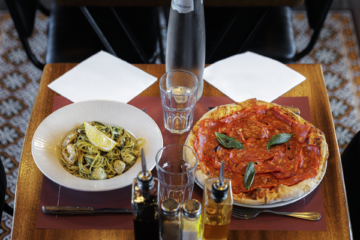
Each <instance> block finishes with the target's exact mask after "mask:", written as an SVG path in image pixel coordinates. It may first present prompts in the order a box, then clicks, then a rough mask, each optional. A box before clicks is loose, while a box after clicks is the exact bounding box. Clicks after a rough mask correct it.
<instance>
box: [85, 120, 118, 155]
mask: <svg viewBox="0 0 360 240" xmlns="http://www.w3.org/2000/svg"><path fill="white" fill-rule="evenodd" d="M84 125H85V133H86V136H87V137H88V139H89V141H90V142H91V143H92V144H94V145H95V146H96V147H97V148H99V149H100V150H102V151H104V152H109V151H111V150H112V149H113V148H114V147H115V146H116V144H117V142H115V141H114V140H112V139H111V138H109V137H108V136H106V135H105V134H104V133H102V132H100V131H99V130H98V129H97V128H96V127H93V126H91V125H90V124H88V123H87V122H84Z"/></svg>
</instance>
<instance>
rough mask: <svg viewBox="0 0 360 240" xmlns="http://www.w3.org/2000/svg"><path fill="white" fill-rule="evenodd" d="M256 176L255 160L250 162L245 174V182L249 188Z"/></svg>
mask: <svg viewBox="0 0 360 240" xmlns="http://www.w3.org/2000/svg"><path fill="white" fill-rule="evenodd" d="M254 178H255V165H254V163H253V162H249V163H248V165H247V167H246V171H245V175H244V184H245V187H246V189H247V190H249V189H250V187H251V185H252V183H253V181H254Z"/></svg>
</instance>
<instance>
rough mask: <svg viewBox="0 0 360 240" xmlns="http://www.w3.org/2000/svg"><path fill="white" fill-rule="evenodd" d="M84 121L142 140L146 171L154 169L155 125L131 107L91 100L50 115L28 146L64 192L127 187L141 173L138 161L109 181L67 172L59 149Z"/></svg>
mask: <svg viewBox="0 0 360 240" xmlns="http://www.w3.org/2000/svg"><path fill="white" fill-rule="evenodd" d="M84 121H86V122H92V121H99V122H103V123H106V124H110V125H117V126H121V127H123V128H125V130H127V131H128V132H130V133H131V134H132V135H134V136H135V137H136V138H139V137H141V138H143V139H144V140H145V141H146V142H145V144H144V145H143V146H142V148H143V149H144V152H145V157H146V164H147V168H148V170H151V169H153V168H154V166H155V155H156V153H157V151H158V150H159V149H160V148H162V147H163V138H162V135H161V131H160V129H159V127H158V126H157V124H156V123H155V121H154V120H153V119H152V118H151V117H149V115H147V114H146V113H144V112H143V111H141V110H139V109H138V108H136V107H133V106H131V105H128V104H125V103H121V102H116V101H107V100H92V101H84V102H78V103H74V104H70V105H68V106H65V107H63V108H61V109H59V110H57V111H55V112H53V113H52V114H50V115H49V116H48V117H47V118H45V119H44V121H42V123H41V124H40V125H39V127H38V128H37V129H36V131H35V134H34V137H33V139H32V143H31V151H32V156H33V158H34V161H35V163H36V165H37V167H38V168H39V169H40V171H41V172H42V173H43V174H44V175H45V176H46V177H48V178H49V179H51V180H52V181H54V182H56V183H58V184H60V185H61V186H64V187H67V188H71V189H75V190H80V191H91V192H97V191H98V192H101V191H109V190H114V189H119V188H123V187H126V186H128V185H130V184H131V183H132V181H133V179H134V178H135V177H136V175H137V174H138V173H139V172H140V171H141V161H140V159H138V160H137V161H136V163H135V164H134V165H133V166H132V167H131V168H130V169H129V170H128V171H126V172H125V173H123V174H122V175H119V176H116V177H114V178H111V179H105V180H88V179H81V178H79V177H75V176H74V175H72V174H70V173H69V172H67V171H66V170H65V168H64V167H63V166H62V164H61V160H60V156H61V149H60V147H59V146H61V143H62V141H63V139H64V138H65V137H66V136H67V135H68V134H69V133H70V131H72V130H74V129H75V128H77V127H78V126H80V125H81V124H82V123H84Z"/></svg>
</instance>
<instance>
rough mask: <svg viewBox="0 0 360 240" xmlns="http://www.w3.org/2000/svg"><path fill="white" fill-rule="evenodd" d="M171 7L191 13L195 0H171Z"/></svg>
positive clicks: (181, 11) (180, 11)
mask: <svg viewBox="0 0 360 240" xmlns="http://www.w3.org/2000/svg"><path fill="white" fill-rule="evenodd" d="M171 7H172V9H174V10H176V11H178V12H179V13H189V12H191V11H194V0H171Z"/></svg>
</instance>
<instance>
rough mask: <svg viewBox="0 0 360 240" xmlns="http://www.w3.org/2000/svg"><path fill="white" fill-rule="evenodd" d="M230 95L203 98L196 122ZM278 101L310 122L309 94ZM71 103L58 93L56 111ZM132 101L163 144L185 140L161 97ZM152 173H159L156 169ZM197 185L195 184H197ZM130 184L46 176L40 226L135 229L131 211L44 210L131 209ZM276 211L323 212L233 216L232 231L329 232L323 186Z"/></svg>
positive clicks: (197, 190)
mask: <svg viewBox="0 0 360 240" xmlns="http://www.w3.org/2000/svg"><path fill="white" fill-rule="evenodd" d="M232 102H233V101H232V100H231V99H230V98H227V97H202V98H201V99H200V100H199V102H198V103H197V104H196V109H195V116H194V122H196V121H197V120H198V119H200V118H201V116H202V115H203V114H204V113H206V112H207V111H208V110H207V107H215V106H219V105H223V104H228V103H232ZM274 102H275V103H278V104H281V105H287V106H294V107H297V108H299V109H300V111H301V116H302V117H303V118H304V119H306V120H308V121H310V122H311V117H310V107H309V101H308V98H307V97H282V98H278V99H276V100H275V101H274ZM68 104H71V102H70V101H69V100H67V99H66V98H64V97H62V96H55V98H54V104H53V111H56V110H57V109H59V108H61V107H63V106H66V105H68ZM129 104H131V105H133V106H135V107H137V108H139V109H143V108H146V113H147V114H148V115H149V116H150V117H152V118H153V119H154V121H155V122H156V123H157V124H158V126H159V128H160V129H161V132H162V135H163V138H164V145H168V144H170V143H176V142H179V141H180V142H184V141H185V139H186V137H187V135H188V133H186V134H183V135H182V136H181V138H180V140H179V138H178V135H175V134H171V133H170V132H168V131H167V130H166V129H165V127H164V122H163V116H162V108H161V101H160V98H159V97H136V98H134V99H133V100H131V101H130V102H129ZM153 173H154V174H155V175H156V171H155V169H154V170H153ZM195 185H196V184H195ZM130 195H131V187H130V186H128V187H126V188H122V189H118V190H113V191H108V192H96V193H94V192H81V191H76V190H71V189H68V188H65V187H62V186H59V185H58V184H56V183H54V182H53V181H51V180H49V179H48V178H46V177H45V176H44V177H43V183H42V190H41V196H40V203H39V208H38V218H37V224H36V227H37V228H52V229H133V222H132V215H131V214H96V215H93V216H62V215H57V216H54V215H46V214H44V213H43V212H42V210H41V207H42V206H43V205H50V206H87V207H94V208H104V207H110V208H131V203H130ZM193 198H195V199H198V200H200V201H201V199H202V189H201V188H199V187H198V186H197V185H196V186H195V187H194V193H193ZM275 210H277V211H288V212H289V211H291V212H294V211H299V212H300V211H301V212H303V211H317V212H320V214H321V215H322V218H321V220H319V221H316V222H312V221H306V220H301V219H295V218H290V217H284V216H277V215H271V214H266V213H264V214H260V215H259V216H258V217H257V218H255V219H251V220H241V219H236V218H232V220H231V224H230V230H297V231H300V230H301V231H311V230H317V231H319V230H320V231H321V230H322V231H326V221H325V211H324V206H323V201H322V192H321V187H318V188H317V189H315V190H314V191H313V192H312V193H311V194H309V195H308V196H307V197H305V198H303V199H301V200H299V201H297V202H295V203H292V204H290V205H287V206H283V207H278V208H276V209H275Z"/></svg>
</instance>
